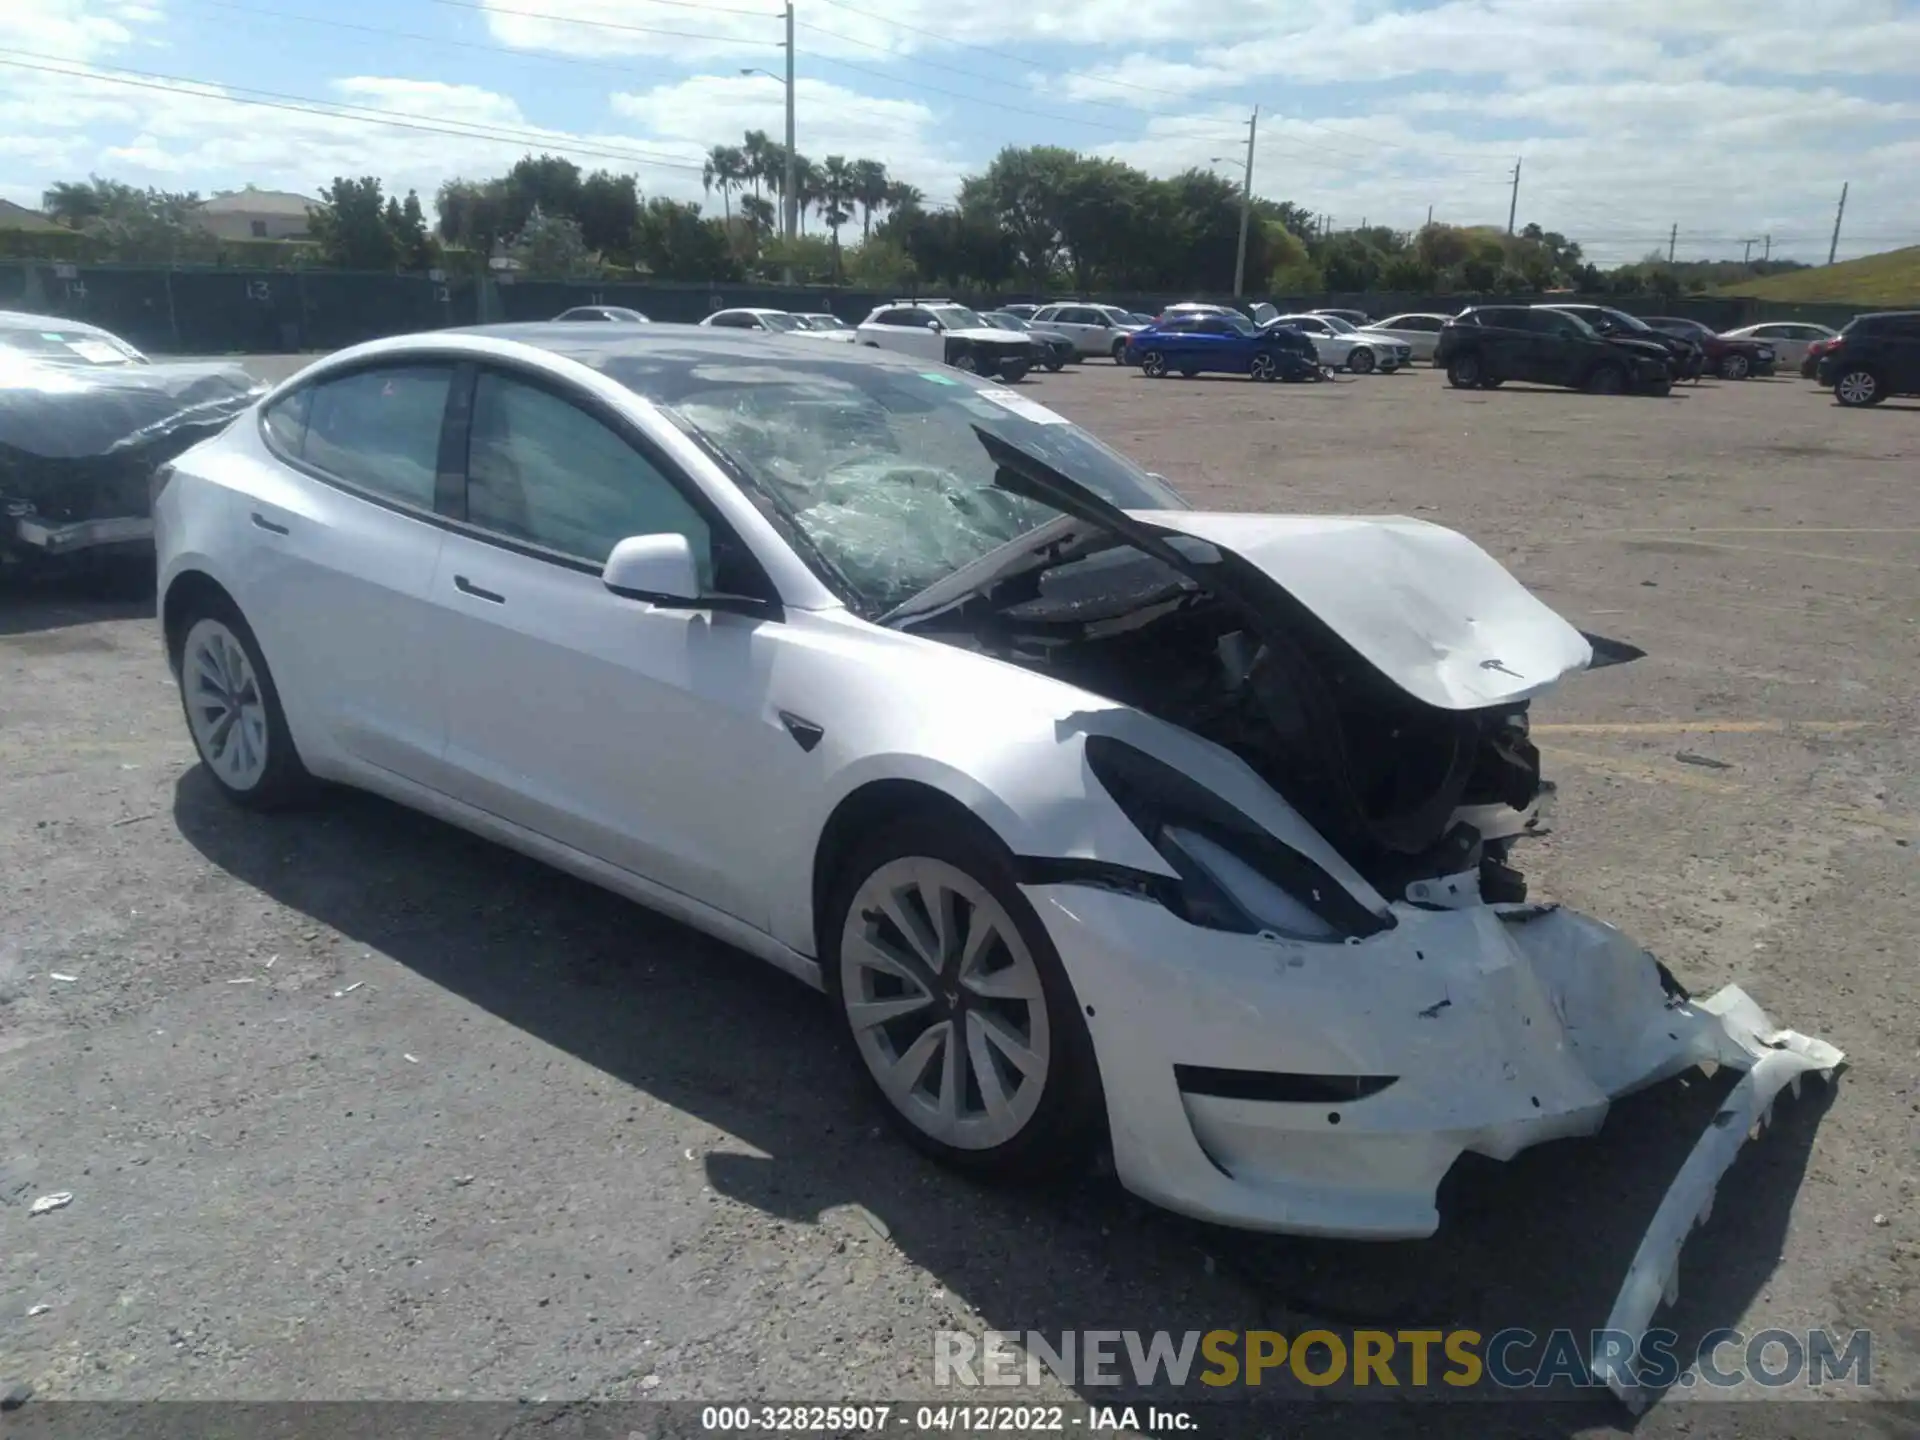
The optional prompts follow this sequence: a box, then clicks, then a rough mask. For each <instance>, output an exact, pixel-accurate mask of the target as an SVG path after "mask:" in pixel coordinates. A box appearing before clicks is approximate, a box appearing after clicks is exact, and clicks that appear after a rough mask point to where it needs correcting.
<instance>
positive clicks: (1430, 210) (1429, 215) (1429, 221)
mask: <svg viewBox="0 0 1920 1440" xmlns="http://www.w3.org/2000/svg"><path fill="white" fill-rule="evenodd" d="M1427 224H1429V225H1431V224H1433V207H1432V206H1431V205H1429V206H1427Z"/></svg>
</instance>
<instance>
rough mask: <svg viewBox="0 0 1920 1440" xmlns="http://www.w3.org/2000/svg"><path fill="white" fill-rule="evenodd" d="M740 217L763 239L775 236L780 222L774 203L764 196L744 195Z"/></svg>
mask: <svg viewBox="0 0 1920 1440" xmlns="http://www.w3.org/2000/svg"><path fill="white" fill-rule="evenodd" d="M740 215H741V218H743V219H744V220H745V221H746V222H747V223H748V224H749V225H751V226H753V228H754V230H755V232H756V233H757V234H758V235H760V237H761V238H762V239H764V238H765V237H766V236H768V235H771V234H773V232H774V229H775V227H776V225H777V224H778V222H779V215H778V212H777V211H775V209H774V208H773V202H772V201H771V200H769V199H767V198H766V197H765V196H764V195H742V196H741V197H740Z"/></svg>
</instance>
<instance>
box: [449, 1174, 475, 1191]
mask: <svg viewBox="0 0 1920 1440" xmlns="http://www.w3.org/2000/svg"><path fill="white" fill-rule="evenodd" d="M471 1184H473V1176H471V1175H456V1176H454V1177H453V1188H454V1189H456V1190H463V1189H465V1188H466V1187H467V1186H469V1185H471Z"/></svg>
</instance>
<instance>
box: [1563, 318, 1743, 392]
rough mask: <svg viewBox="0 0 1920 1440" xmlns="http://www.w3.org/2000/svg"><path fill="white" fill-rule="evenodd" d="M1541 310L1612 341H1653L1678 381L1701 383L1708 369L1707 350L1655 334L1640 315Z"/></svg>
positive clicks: (1679, 337)
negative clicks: (1582, 323)
mask: <svg viewBox="0 0 1920 1440" xmlns="http://www.w3.org/2000/svg"><path fill="white" fill-rule="evenodd" d="M1535 308H1536V309H1541V310H1558V311H1559V312H1560V313H1561V314H1562V315H1577V316H1578V317H1579V318H1580V319H1582V320H1584V321H1586V322H1587V324H1589V325H1591V326H1592V327H1593V328H1594V329H1595V330H1597V331H1598V332H1599V333H1600V334H1602V335H1604V336H1606V337H1607V338H1608V339H1609V340H1650V341H1652V342H1653V343H1655V344H1657V345H1663V346H1665V347H1666V350H1667V354H1668V356H1669V357H1670V359H1671V361H1672V364H1673V378H1674V379H1676V380H1698V379H1699V378H1700V376H1701V374H1702V373H1703V372H1704V371H1705V370H1706V368H1707V352H1706V348H1705V347H1704V346H1701V345H1698V344H1695V343H1694V342H1693V341H1692V340H1689V339H1687V338H1686V337H1685V336H1682V335H1669V334H1667V333H1666V332H1664V331H1661V330H1656V329H1654V328H1653V326H1651V325H1649V324H1647V322H1646V321H1644V320H1642V319H1641V318H1640V317H1639V316H1637V315H1629V314H1627V312H1626V311H1624V310H1616V309H1614V308H1613V307H1612V306H1611V305H1541V306H1536V307H1535Z"/></svg>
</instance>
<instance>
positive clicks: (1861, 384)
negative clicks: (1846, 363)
mask: <svg viewBox="0 0 1920 1440" xmlns="http://www.w3.org/2000/svg"><path fill="white" fill-rule="evenodd" d="M1833 398H1834V399H1835V400H1837V401H1838V402H1839V403H1840V404H1842V405H1844V406H1846V407H1847V408H1848V409H1849V410H1858V409H1862V408H1864V407H1865V406H1868V405H1878V404H1879V403H1880V402H1881V401H1882V400H1884V399H1886V398H1887V387H1886V386H1884V385H1882V384H1881V383H1880V377H1879V376H1878V375H1877V374H1875V373H1874V372H1873V371H1871V370H1869V369H1867V367H1866V366H1864V365H1857V366H1855V367H1853V368H1852V369H1850V370H1842V371H1841V372H1840V373H1839V374H1838V375H1836V376H1834V377H1833Z"/></svg>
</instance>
